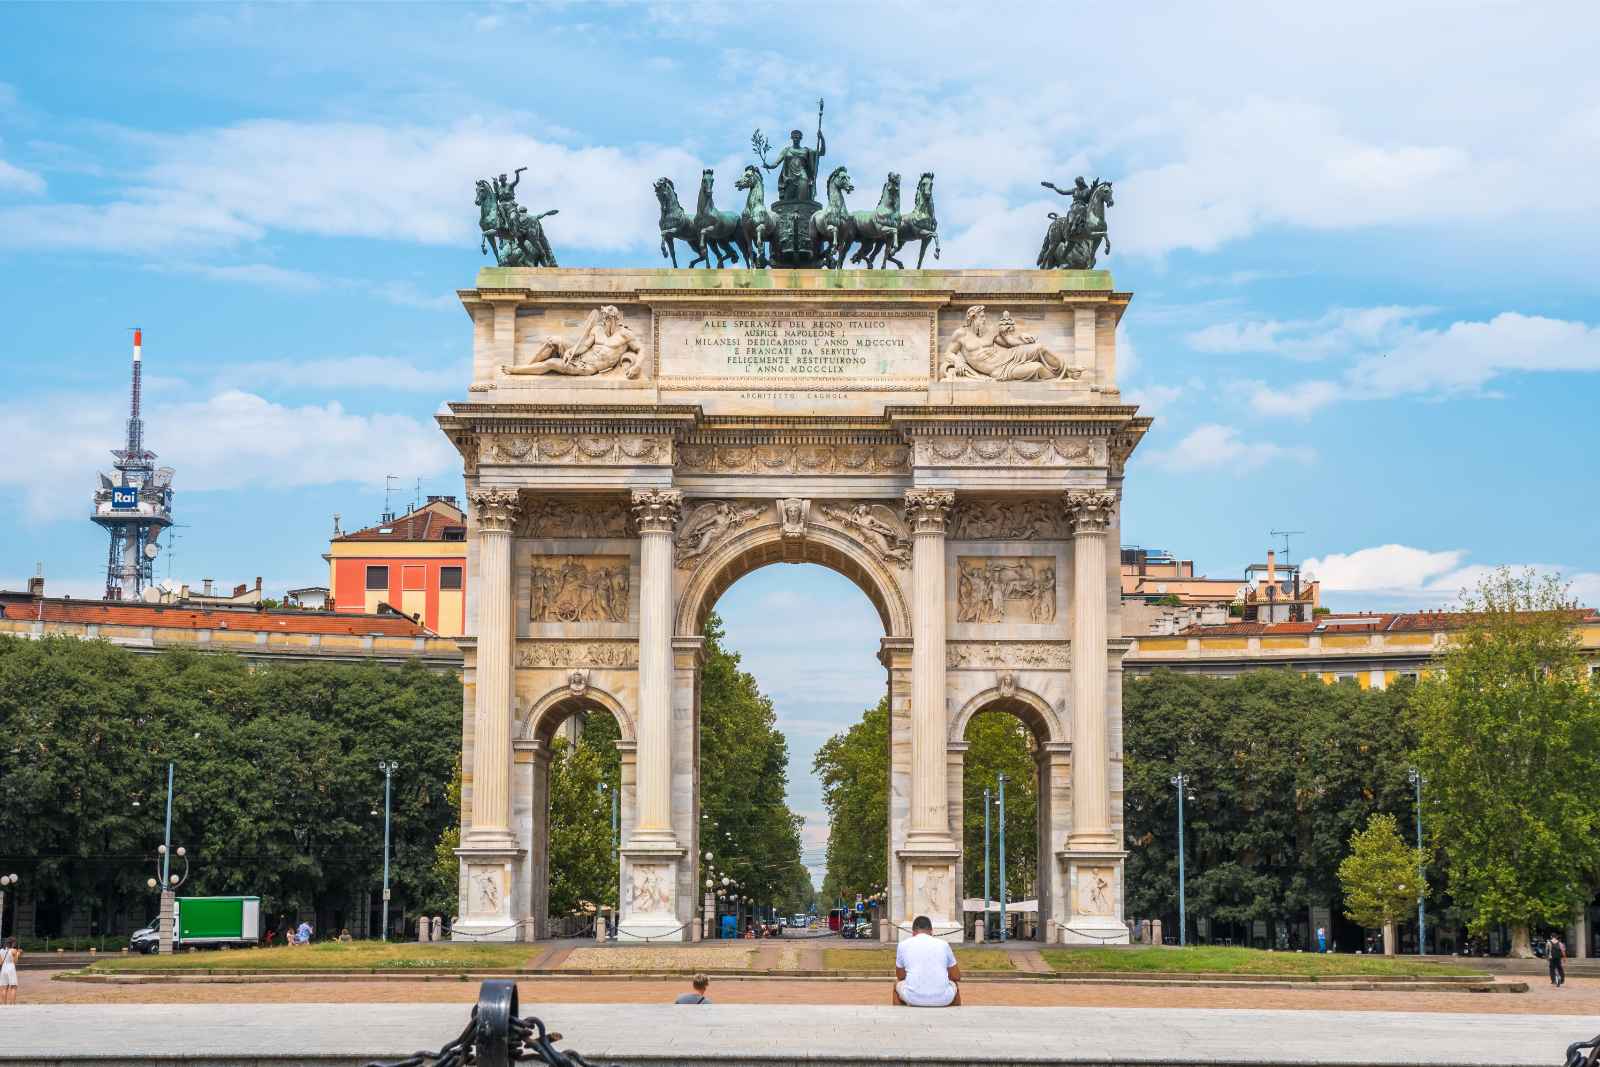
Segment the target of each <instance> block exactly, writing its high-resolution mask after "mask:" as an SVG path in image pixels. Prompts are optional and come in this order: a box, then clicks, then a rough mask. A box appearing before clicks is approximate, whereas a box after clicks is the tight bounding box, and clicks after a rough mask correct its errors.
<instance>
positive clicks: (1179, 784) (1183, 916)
mask: <svg viewBox="0 0 1600 1067" xmlns="http://www.w3.org/2000/svg"><path fill="white" fill-rule="evenodd" d="M1172 784H1173V786H1174V787H1175V788H1176V789H1177V790H1178V944H1179V945H1180V946H1183V945H1187V944H1188V943H1189V916H1188V913H1187V909H1186V907H1185V895H1184V884H1183V794H1184V793H1185V792H1187V791H1188V789H1189V776H1188V775H1186V774H1184V773H1183V772H1182V771H1180V772H1178V773H1177V774H1175V775H1173V776H1172Z"/></svg>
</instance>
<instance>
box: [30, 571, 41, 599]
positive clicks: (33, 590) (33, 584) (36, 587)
mask: <svg viewBox="0 0 1600 1067" xmlns="http://www.w3.org/2000/svg"><path fill="white" fill-rule="evenodd" d="M28 595H29V596H31V597H42V596H44V575H42V574H35V575H34V576H33V577H32V578H29V579H28Z"/></svg>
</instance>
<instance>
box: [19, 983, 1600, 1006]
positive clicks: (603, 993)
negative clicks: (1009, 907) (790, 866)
mask: <svg viewBox="0 0 1600 1067" xmlns="http://www.w3.org/2000/svg"><path fill="white" fill-rule="evenodd" d="M687 988H688V986H687V983H685V982H682V981H674V980H661V979H637V978H633V979H624V978H583V977H578V976H574V977H572V978H551V979H534V980H529V981H523V982H521V983H520V984H519V989H520V995H521V998H522V1003H523V1005H524V1007H527V1006H528V1005H531V1004H537V1003H547V1004H548V1003H569V1004H604V1003H617V1004H652V1003H654V1004H659V1003H665V1002H668V1001H670V1000H671V999H672V998H673V997H675V996H676V995H677V994H678V993H680V992H683V991H684V990H686V989H687ZM961 988H962V999H963V1000H964V1001H965V1002H966V1003H968V1004H974V1005H978V1004H987V1005H996V1006H999V1005H1007V1006H1015V1007H1106V1008H1257V1009H1278V1010H1314V1011H1402V1012H1469V1013H1480V1014H1490V1013H1493V1014H1519V1015H1529V1014H1536V1015H1537V1014H1543V1015H1600V978H1574V979H1571V980H1569V981H1568V983H1567V985H1566V987H1565V988H1564V989H1552V988H1551V987H1550V986H1549V985H1548V984H1538V983H1532V982H1530V983H1529V992H1527V993H1521V994H1515V993H1493V994H1490V993H1405V992H1397V991H1388V990H1384V991H1373V992H1364V991H1360V992H1357V991H1347V990H1319V989H1273V988H1265V989H1264V988H1255V989H1233V988H1223V989H1196V988H1186V987H1181V986H1113V985H1062V984H1045V983H1031V982H984V981H976V980H969V981H966V982H963V983H962V985H961ZM888 993H889V988H888V982H887V981H884V982H861V981H854V982H846V981H830V980H827V979H819V980H814V981H799V980H785V979H765V980H763V979H745V978H715V979H713V980H712V983H711V997H712V999H713V1000H714V1001H716V1002H718V1003H725V1004H880V1003H883V1002H885V1001H886V1000H887V999H888ZM477 996H478V983H477V982H475V981H461V980H459V979H454V978H452V979H444V980H437V981H414V980H404V981H394V982H374V981H337V982H329V981H322V982H319V981H300V980H276V981H250V982H241V983H237V984H220V983H185V984H166V983H161V984H156V983H152V984H148V985H104V984H99V983H88V982H62V981H47V980H45V979H44V978H43V976H40V977H39V978H38V979H36V980H33V981H29V980H28V978H27V977H26V976H24V978H23V983H22V989H21V995H20V997H19V998H18V999H19V1001H20V1002H21V1003H32V1004H40V1003H56V1004H66V1003H79V1004H88V1003H103V1004H114V1003H122V1004H176V1003H252V1002H254V1003H313V1004H314V1003H385V1002H391V1003H392V1002H398V1003H423V1002H432V1003H461V1004H470V1003H473V1002H475V1001H476V1000H477ZM3 1010H4V1009H0V1011H3Z"/></svg>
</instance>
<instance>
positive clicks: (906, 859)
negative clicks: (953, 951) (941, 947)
mask: <svg viewBox="0 0 1600 1067" xmlns="http://www.w3.org/2000/svg"><path fill="white" fill-rule="evenodd" d="M895 858H896V859H898V860H899V861H900V870H901V884H902V885H904V886H905V887H906V889H905V900H904V908H903V912H902V914H901V915H899V916H896V917H894V920H893V921H892V922H889V923H885V924H884V926H885V927H887V930H886V932H887V933H888V934H889V936H888V937H887V938H885V940H887V941H900V940H903V939H905V938H908V937H910V936H911V921H912V920H913V919H915V918H916V917H917V916H918V915H926V916H927V917H928V921H929V922H931V923H933V936H934V937H937V938H941V939H942V940H945V941H949V942H951V943H953V944H956V943H960V942H961V941H963V940H965V937H966V928H965V927H964V926H963V925H962V922H961V919H962V915H961V899H962V898H961V887H960V886H958V885H957V884H956V861H957V860H959V859H960V858H961V849H960V847H959V846H958V845H956V843H955V842H953V841H951V840H950V839H949V838H948V837H944V838H931V837H930V838H923V839H921V840H913V841H908V842H906V847H905V848H901V849H896V850H895Z"/></svg>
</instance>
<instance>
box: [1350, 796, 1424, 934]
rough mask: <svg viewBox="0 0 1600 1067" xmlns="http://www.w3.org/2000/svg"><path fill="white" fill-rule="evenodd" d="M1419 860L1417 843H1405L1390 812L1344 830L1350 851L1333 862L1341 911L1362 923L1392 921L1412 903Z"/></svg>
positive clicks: (1420, 865)
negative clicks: (1340, 892)
mask: <svg viewBox="0 0 1600 1067" xmlns="http://www.w3.org/2000/svg"><path fill="white" fill-rule="evenodd" d="M1423 862H1424V857H1423V852H1422V850H1421V849H1416V848H1408V847H1407V846H1406V843H1405V841H1404V840H1403V839H1402V838H1401V836H1400V824H1399V823H1398V822H1397V821H1396V820H1395V817H1394V816H1393V815H1373V816H1372V817H1371V818H1370V819H1368V820H1367V828H1366V829H1365V830H1357V831H1356V832H1355V833H1353V834H1351V835H1350V855H1348V856H1346V857H1345V858H1344V860H1343V861H1342V862H1341V863H1340V864H1339V883H1340V884H1341V885H1342V886H1343V887H1344V906H1345V914H1346V915H1348V916H1349V917H1350V918H1351V919H1352V920H1353V921H1355V922H1358V923H1360V924H1361V925H1362V926H1367V927H1387V926H1388V925H1389V924H1390V923H1396V924H1398V923H1399V922H1400V921H1401V920H1403V919H1404V918H1405V917H1406V916H1407V915H1409V914H1410V912H1411V909H1412V908H1414V907H1416V904H1417V884H1418V876H1419V874H1420V872H1421V871H1422V868H1423ZM1388 950H1389V943H1388V939H1387V938H1385V939H1384V951H1385V952H1387V951H1388Z"/></svg>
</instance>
